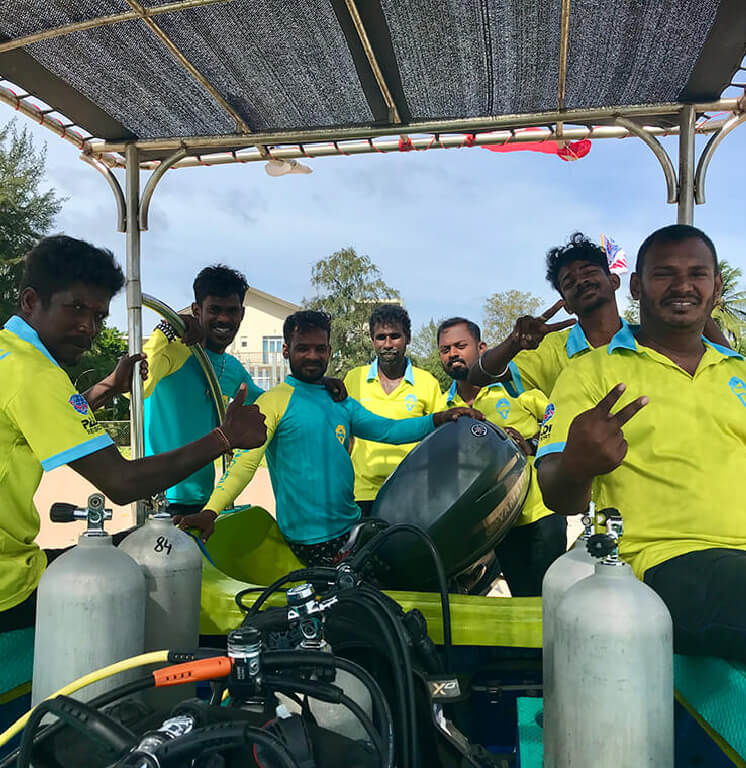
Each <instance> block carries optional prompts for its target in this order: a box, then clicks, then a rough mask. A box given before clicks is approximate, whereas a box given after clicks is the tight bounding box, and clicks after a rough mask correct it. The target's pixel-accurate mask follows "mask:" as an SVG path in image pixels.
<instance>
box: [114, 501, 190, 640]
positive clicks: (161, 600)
mask: <svg viewBox="0 0 746 768" xmlns="http://www.w3.org/2000/svg"><path fill="white" fill-rule="evenodd" d="M167 504H168V502H166V500H165V498H163V497H162V496H156V497H155V498H154V499H153V500H152V502H151V505H152V509H153V512H154V514H153V515H152V516H151V517H149V518H148V519H147V520H146V521H145V523H144V524H143V525H142V526H140V528H138V529H137V530H136V531H133V532H132V533H131V534H129V536H127V538H126V539H124V541H122V543H121V544H120V545H119V549H120V550H121V551H122V552H126V553H127V554H128V555H129V556H130V557H131V558H132V559H133V560H134V561H135V562H136V563H138V564H139V565H140V567H141V568H142V569H143V571H144V573H145V581H146V585H147V587H146V588H147V601H146V607H145V650H146V651H162V650H166V649H169V650H182V651H186V650H192V649H194V648H197V647H198V645H199V611H200V593H201V590H202V554H201V552H200V550H199V546H198V545H197V544H196V542H195V541H194V539H192V537H191V536H189V535H187V534H186V533H184V532H183V531H181V530H179V529H178V528H177V527H176V526H175V525H174V523H173V519H172V517H171V515H170V514H169V513H168V512H166V511H165V509H166V507H167Z"/></svg>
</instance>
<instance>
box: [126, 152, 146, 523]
mask: <svg viewBox="0 0 746 768" xmlns="http://www.w3.org/2000/svg"><path fill="white" fill-rule="evenodd" d="M125 157H126V160H127V179H126V180H127V184H126V190H125V200H126V203H127V219H126V221H127V281H126V283H125V286H126V291H127V332H128V347H129V353H130V355H134V354H137V353H139V352H142V286H141V284H140V216H139V212H140V164H139V152H138V150H137V148H136V147H135V146H134V144H128V145H127V148H126V150H125ZM130 445H131V447H132V458H133V459H141V458H142V457H143V456H144V455H145V429H144V425H143V386H142V379H141V378H140V366H135V370H134V371H133V372H132V391H131V395H130ZM135 522H136V524H137V525H138V526H141V525H142V524H143V523H144V522H145V503H144V501H143V500H138V501H136V502H135Z"/></svg>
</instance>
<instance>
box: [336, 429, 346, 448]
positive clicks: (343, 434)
mask: <svg viewBox="0 0 746 768" xmlns="http://www.w3.org/2000/svg"><path fill="white" fill-rule="evenodd" d="M334 434H335V435H336V436H337V440H339V442H340V443H341V444H342V445H344V444H345V439H346V438H347V430H346V429H345V428H344V425H342V424H337V428H336V429H335V430H334Z"/></svg>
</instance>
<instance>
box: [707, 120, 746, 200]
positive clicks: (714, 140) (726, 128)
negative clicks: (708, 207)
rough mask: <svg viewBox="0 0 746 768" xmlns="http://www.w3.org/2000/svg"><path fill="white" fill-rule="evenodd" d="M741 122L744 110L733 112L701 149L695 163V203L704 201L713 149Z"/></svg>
mask: <svg viewBox="0 0 746 768" xmlns="http://www.w3.org/2000/svg"><path fill="white" fill-rule="evenodd" d="M743 122H746V112H734V113H733V114H732V115H731V116H730V117H729V118H728V119H727V120H726V122H725V124H724V125H723V127H722V128H721V129H720V130H719V131H718V132H717V133H713V134H712V136H710V140H709V141H708V142H707V145H706V146H705V148H704V149H703V150H702V154H701V155H700V156H699V162H698V163H697V172H696V173H695V175H694V199H695V200H696V201H697V205H702V204H703V203H704V202H705V179H706V177H707V169H708V168H709V166H710V160H712V156H713V155H714V154H715V150H716V149H717V148H718V146H719V145H720V142H721V141H722V140H723V139H724V138H725V137H726V136H727V135H728V134H729V133H730V132H731V131H732V130H733V129H734V128H737V127H738V126H739V125H741V123H743Z"/></svg>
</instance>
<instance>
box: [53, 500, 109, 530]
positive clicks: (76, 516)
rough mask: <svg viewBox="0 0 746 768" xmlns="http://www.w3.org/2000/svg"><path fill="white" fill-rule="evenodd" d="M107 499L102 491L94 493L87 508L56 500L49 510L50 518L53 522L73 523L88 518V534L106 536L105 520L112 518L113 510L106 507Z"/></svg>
mask: <svg viewBox="0 0 746 768" xmlns="http://www.w3.org/2000/svg"><path fill="white" fill-rule="evenodd" d="M104 504H105V499H104V496H103V494H101V493H92V494H91V495H90V496H89V497H88V506H87V507H86V509H81V508H80V507H76V506H75V504H66V503H65V502H56V503H55V504H52V507H51V509H50V510H49V518H50V520H51V521H52V522H53V523H71V522H73V521H74V520H87V521H88V527H87V529H86V532H85V535H86V536H106V531H105V530H104V521H105V520H111V510H110V509H106V508H105V507H104Z"/></svg>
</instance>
